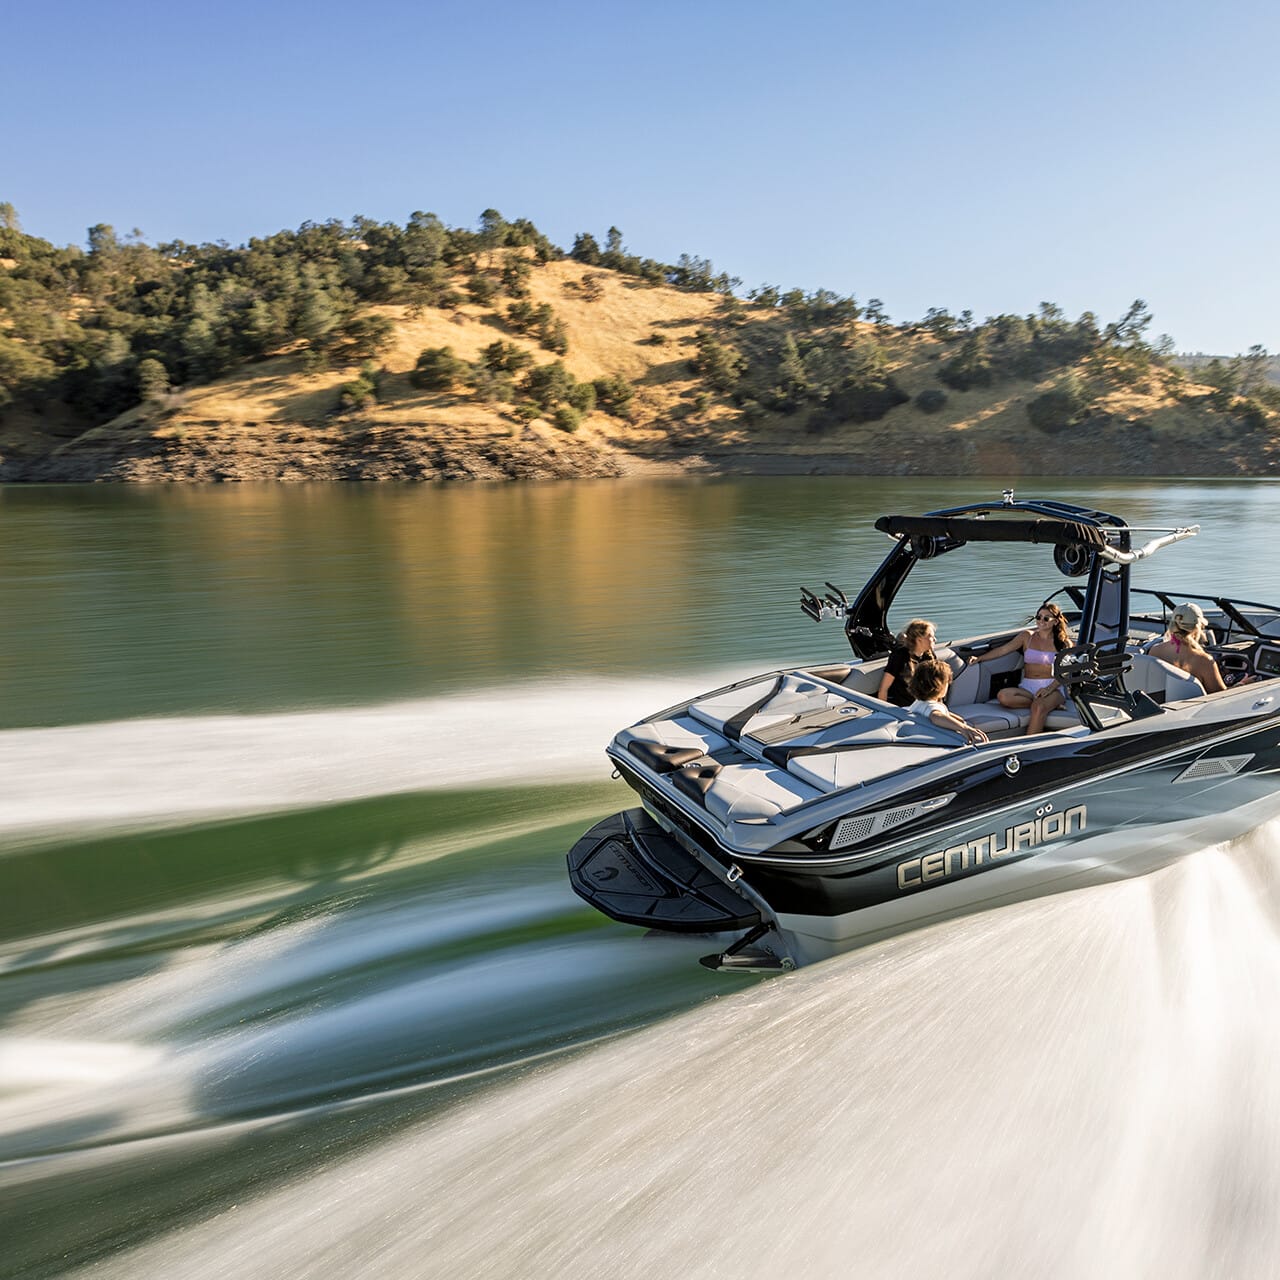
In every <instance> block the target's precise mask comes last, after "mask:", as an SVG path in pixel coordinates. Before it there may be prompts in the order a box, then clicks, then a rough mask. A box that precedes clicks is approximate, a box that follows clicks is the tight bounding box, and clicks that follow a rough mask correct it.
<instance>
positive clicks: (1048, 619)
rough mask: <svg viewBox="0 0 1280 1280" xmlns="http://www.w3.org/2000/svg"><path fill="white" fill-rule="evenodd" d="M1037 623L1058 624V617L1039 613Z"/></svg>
mask: <svg viewBox="0 0 1280 1280" xmlns="http://www.w3.org/2000/svg"><path fill="white" fill-rule="evenodd" d="M1036 621H1037V622H1056V621H1057V616H1056V615H1055V614H1052V613H1037V614H1036Z"/></svg>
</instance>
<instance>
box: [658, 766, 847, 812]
mask: <svg viewBox="0 0 1280 1280" xmlns="http://www.w3.org/2000/svg"><path fill="white" fill-rule="evenodd" d="M673 778H674V782H675V785H676V789H677V790H679V791H682V792H683V793H684V794H685V795H686V796H689V797H690V798H691V799H693V800H697V801H698V802H699V803H700V804H702V805H703V806H705V808H706V810H707V812H708V813H709V814H711V816H712V817H714V818H717V819H718V820H719V821H720V822H724V823H729V822H741V821H742V820H743V819H744V818H746V819H750V818H772V817H776V816H777V815H778V814H779V813H784V812H786V811H787V810H788V809H794V808H795V807H796V806H797V805H800V804H804V802H805V801H806V800H814V799H816V798H817V797H818V796H820V795H821V794H822V792H821V791H819V790H818V789H817V788H816V787H813V786H810V785H809V784H807V783H806V782H804V781H802V780H801V779H799V778H795V777H792V776H791V775H790V774H789V773H787V772H786V771H785V770H782V769H777V768H774V767H773V766H772V765H767V764H761V763H759V762H757V761H754V760H753V761H750V762H744V763H741V764H726V765H716V764H707V765H703V766H694V767H692V768H688V769H680V770H677V771H676V773H675V774H674V775H673Z"/></svg>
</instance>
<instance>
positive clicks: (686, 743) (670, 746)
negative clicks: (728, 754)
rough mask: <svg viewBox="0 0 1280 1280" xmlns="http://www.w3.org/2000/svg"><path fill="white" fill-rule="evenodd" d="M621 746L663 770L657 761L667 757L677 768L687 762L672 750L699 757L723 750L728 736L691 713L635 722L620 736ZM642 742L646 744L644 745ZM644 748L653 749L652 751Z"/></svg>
mask: <svg viewBox="0 0 1280 1280" xmlns="http://www.w3.org/2000/svg"><path fill="white" fill-rule="evenodd" d="M617 742H618V745H619V746H621V747H625V748H626V749H627V750H628V751H630V752H631V754H632V755H633V756H635V757H636V758H637V759H639V760H643V761H644V762H645V764H647V765H649V767H650V768H653V769H658V771H659V772H660V773H661V772H664V771H665V770H664V769H662V768H660V767H659V765H658V764H656V763H654V762H655V761H657V760H659V759H662V758H664V757H665V758H666V759H669V760H671V761H672V764H671V766H670V767H671V768H678V767H679V765H680V764H681V763H684V761H675V759H674V755H673V754H671V753H674V752H679V751H692V752H693V753H694V754H693V755H691V756H689V757H688V759H689V760H696V759H697V758H698V757H699V756H709V755H712V754H713V753H714V752H716V751H721V750H723V749H724V748H725V747H727V746H728V745H729V740H728V738H725V737H723V736H721V735H720V734H718V733H715V732H713V731H712V730H711V729H709V728H708V727H707V726H706V725H705V724H700V723H699V722H698V721H697V720H694V719H692V718H690V717H689V716H675V717H674V718H672V719H670V720H646V721H644V722H643V723H642V724H633V725H632V726H631V728H629V729H624V730H623V731H622V732H621V733H620V734H618V738H617ZM642 744H643V745H642ZM645 747H648V748H651V749H652V751H651V753H649V754H646V753H645Z"/></svg>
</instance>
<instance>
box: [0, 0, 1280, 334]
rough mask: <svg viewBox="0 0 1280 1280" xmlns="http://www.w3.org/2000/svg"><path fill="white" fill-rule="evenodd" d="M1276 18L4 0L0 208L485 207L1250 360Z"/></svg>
mask: <svg viewBox="0 0 1280 1280" xmlns="http://www.w3.org/2000/svg"><path fill="white" fill-rule="evenodd" d="M1278 36H1280V6H1276V5H1274V4H1272V3H1262V2H1261V0H1223V2H1222V3H1219V4H1216V5H1208V4H1204V3H1195V4H1192V3H1188V2H1186V0H1171V2H1169V3H1162V4H1156V3H1150V2H1148V0H1136V2H1133V3H1126V2H1125V0H1110V2H1109V3H1098V2H1095V0H1083V2H1082V3H1072V2H1071V0H1058V3H1054V4H1047V3H1037V2H1036V0H1024V2H1023V3H1017V4H1015V3H1004V2H1003V0H1001V2H1000V3H985V4H984V3H981V0H976V2H971V3H970V4H967V5H966V4H960V3H950V4H944V3H937V2H935V0H919V2H917V3H912V2H911V0H896V2H893V3H858V2H857V0H848V2H846V3H834V2H823V3H817V2H813V0H791V2H790V3H779V2H778V0H774V2H773V3H769V4H765V3H761V2H759V0H738V2H737V3H719V2H716V3H698V0H688V2H687V3H684V4H676V3H669V2H668V0H653V2H651V3H644V4H633V3H624V4H615V5H609V4H608V3H607V0H606V3H603V4H598V5H586V4H582V3H576V2H575V3H555V2H554V0H552V2H550V3H544V4H541V5H538V4H529V3H523V4H521V3H509V2H508V0H490V2H489V3H483V4H476V3H473V4H465V3H463V4H459V3H452V4H448V5H444V4H438V3H434V2H430V0H428V2H425V3H424V2H421V0H420V2H419V3H404V2H402V0H391V2H382V3H379V2H377V0H372V2H371V3H368V4H366V5H364V6H359V5H352V4H342V5H339V4H335V3H331V0H308V2H305V3H302V2H298V3H295V2H292V0H291V2H289V3H271V0H265V2H264V3H262V4H261V5H259V4H252V5H251V4H248V3H244V2H243V0H230V2H228V3H223V4H220V5H208V6H205V5H200V6H196V5H189V4H183V3H182V0H177V3H173V2H171V3H168V4H161V3H156V2H154V0H141V2H137V3H128V2H127V0H120V2H119V3H117V4H115V5H106V4H102V3H101V0H95V3H92V4H90V3H67V2H66V0H46V3H44V4H41V5H39V6H37V5H34V4H26V5H20V4H18V3H17V2H16V0H11V3H9V4H8V5H6V6H5V11H4V21H3V24H2V27H0V41H3V44H4V50H5V52H4V58H3V67H4V72H3V76H0V106H2V108H3V112H4V119H5V122H6V124H5V128H4V129H3V131H0V200H8V201H9V202H11V203H12V204H13V205H15V206H16V207H17V210H18V213H19V216H20V217H21V219H22V224H23V227H24V229H25V230H27V231H28V232H31V233H32V234H35V235H39V236H43V237H44V238H46V239H48V240H52V241H54V242H55V243H58V244H68V243H83V242H84V237H85V230H86V228H87V227H88V226H89V225H91V224H93V223H97V222H107V223H111V224H112V225H114V226H115V227H116V229H117V230H118V231H120V232H126V231H128V230H130V229H132V228H135V227H136V228H139V229H141V231H142V232H143V234H144V236H145V238H146V239H147V240H148V241H151V242H153V243H154V242H157V241H162V240H171V239H182V240H188V241H205V240H228V241H230V242H231V243H233V244H239V243H242V242H243V241H244V240H246V239H247V238H248V237H250V236H253V235H263V234H269V233H271V232H273V231H277V230H279V229H281V228H283V227H296V226H298V224H299V223H301V222H303V221H304V220H307V219H312V220H316V221H321V220H324V219H326V218H331V217H337V218H343V219H350V218H351V217H353V216H354V215H356V214H364V215H366V216H368V217H372V218H379V219H384V220H389V221H395V222H399V223H403V222H404V221H405V219H406V218H407V217H408V215H409V214H410V213H411V212H413V210H415V209H424V210H431V211H434V212H436V213H438V214H439V215H440V216H441V217H442V218H443V219H444V220H445V221H446V222H448V223H450V224H452V225H464V226H465V225H473V224H474V222H475V220H476V217H477V215H478V214H479V213H480V211H481V210H483V209H485V208H488V207H490V206H492V207H495V208H497V209H499V210H500V211H501V212H502V213H504V214H505V215H506V216H507V217H508V218H515V217H527V218H531V219H532V220H533V221H534V222H535V223H536V224H537V225H538V226H539V227H540V228H541V229H542V230H543V231H545V232H546V233H547V234H548V235H549V236H550V237H551V238H552V239H553V240H554V241H555V242H556V243H558V244H561V245H563V246H565V247H568V246H569V244H570V243H571V242H572V239H573V236H574V234H575V233H576V232H578V231H582V230H590V231H592V232H593V233H595V234H596V235H597V236H600V237H603V234H604V232H605V231H606V229H607V228H608V227H609V226H610V225H611V224H615V225H617V226H618V227H620V228H621V229H622V231H623V234H624V239H625V242H626V244H627V246H628V248H629V249H631V250H632V251H633V252H636V253H640V254H643V255H645V256H650V257H656V258H661V259H665V260H674V259H675V258H676V257H678V256H679V255H680V254H681V253H686V252H687V253H694V254H698V255H700V256H703V257H708V258H710V259H712V261H713V262H714V263H715V266H716V268H717V270H726V271H728V272H729V273H730V274H732V275H736V276H740V277H741V278H742V279H743V281H744V285H745V287H747V288H750V287H751V286H754V285H759V284H763V283H766V282H767V283H773V284H778V285H781V286H783V287H791V286H794V285H799V286H800V287H802V288H805V289H815V288H818V287H825V288H828V289H834V290H836V291H837V292H839V293H846V294H847V293H852V294H855V295H856V296H857V297H858V298H859V299H860V300H861V301H866V300H867V299H868V298H870V297H879V298H881V299H883V300H884V302H885V304H886V306H887V309H888V311H889V313H890V315H891V316H892V317H893V318H894V319H899V320H901V319H911V318H915V317H918V316H920V315H922V314H923V313H924V311H925V310H926V309H927V308H928V307H930V306H945V307H949V308H951V309H952V310H954V311H960V310H963V309H965V308H968V309H971V310H972V311H973V312H974V313H975V314H976V315H977V316H978V317H982V316H985V315H988V314H994V313H997V312H1001V311H1017V312H1027V311H1031V310H1034V309H1035V307H1036V306H1037V305H1038V303H1039V302H1040V301H1041V300H1051V301H1053V302H1056V303H1058V304H1059V305H1060V306H1062V307H1063V308H1064V309H1065V310H1066V311H1067V312H1068V313H1069V314H1070V315H1073V316H1074V315H1078V314H1079V313H1080V312H1081V311H1084V310H1093V311H1095V312H1097V313H1098V314H1099V316H1100V317H1101V318H1102V319H1104V320H1105V319H1111V318H1114V317H1116V316H1118V315H1119V314H1120V313H1122V312H1123V311H1124V309H1125V308H1126V307H1127V305H1128V304H1129V302H1131V301H1132V300H1133V299H1134V298H1136V297H1142V298H1145V299H1146V301H1147V302H1148V304H1149V305H1150V306H1151V308H1152V309H1153V311H1154V313H1155V322H1154V325H1153V329H1152V332H1153V334H1154V333H1158V332H1168V333H1171V334H1172V335H1173V336H1174V338H1175V339H1176V341H1177V343H1178V346H1179V348H1180V349H1184V350H1206V351H1213V352H1219V353H1224V354H1231V353H1234V352H1237V351H1242V350H1244V349H1246V348H1247V347H1248V346H1249V345H1250V344H1252V343H1262V344H1263V345H1264V346H1266V347H1267V348H1268V349H1270V350H1276V349H1277V348H1280V318H1278V316H1280V306H1278V305H1277V303H1278V300H1277V296H1276V295H1277V285H1280V270H1278V268H1277V260H1276V252H1275V224H1276V217H1275V209H1276V207H1277V204H1278V203H1280V199H1278V197H1280V177H1278V176H1277V164H1276V147H1277V139H1278V138H1280V131H1278V128H1277V126H1278V125H1280V88H1278V84H1280V77H1277V74H1276V70H1275V66H1276V56H1277V52H1278V49H1280V41H1278V40H1277V37H1278Z"/></svg>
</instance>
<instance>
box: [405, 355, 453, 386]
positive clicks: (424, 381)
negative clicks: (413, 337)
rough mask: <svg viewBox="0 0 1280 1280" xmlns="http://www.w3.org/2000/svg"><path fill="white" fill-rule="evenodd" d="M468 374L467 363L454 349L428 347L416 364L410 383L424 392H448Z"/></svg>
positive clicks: (410, 376)
mask: <svg viewBox="0 0 1280 1280" xmlns="http://www.w3.org/2000/svg"><path fill="white" fill-rule="evenodd" d="M466 372H467V362H466V361H465V360H460V359H459V358H458V357H457V356H455V355H454V354H453V348H452V347H427V348H426V349H425V350H424V351H422V352H421V353H419V355H418V358H417V360H416V361H415V362H414V365H413V371H412V372H411V373H410V374H409V381H410V382H411V383H413V385H414V386H415V387H418V388H419V389H420V390H422V391H448V390H450V389H451V388H452V387H453V386H454V385H455V384H456V383H457V382H459V381H460V380H461V379H462V376H463V375H464V374H465V373H466Z"/></svg>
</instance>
